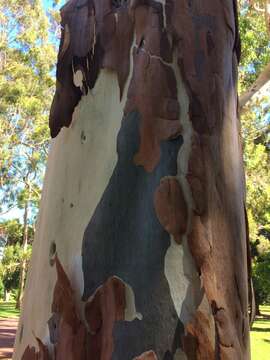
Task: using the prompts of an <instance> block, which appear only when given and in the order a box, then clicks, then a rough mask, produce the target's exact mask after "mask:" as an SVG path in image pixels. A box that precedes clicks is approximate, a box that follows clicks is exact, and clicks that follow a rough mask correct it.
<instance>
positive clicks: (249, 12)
mask: <svg viewBox="0 0 270 360" xmlns="http://www.w3.org/2000/svg"><path fill="white" fill-rule="evenodd" d="M256 2H257V5H258V7H259V6H261V7H262V8H263V7H264V6H263V1H256ZM252 3H254V1H253V2H252V1H247V0H241V1H239V6H240V17H239V29H240V33H241V44H242V46H241V52H242V56H241V63H240V69H239V91H240V93H242V92H244V91H245V90H246V89H247V88H248V87H250V86H251V85H252V83H253V82H254V80H255V79H256V78H257V76H258V74H259V73H260V72H261V70H262V69H263V68H264V67H265V65H266V64H267V63H268V62H269V61H270V42H269V35H268V33H267V28H266V22H265V18H264V14H263V12H259V11H258V10H257V7H254V5H253V4H252ZM260 3H261V4H260Z"/></svg>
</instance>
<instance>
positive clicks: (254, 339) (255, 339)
mask: <svg viewBox="0 0 270 360" xmlns="http://www.w3.org/2000/svg"><path fill="white" fill-rule="evenodd" d="M260 311H261V314H262V315H261V316H258V317H257V318H256V321H255V322H254V324H253V326H252V329H251V333H250V336H251V359H252V360H269V359H270V306H260Z"/></svg>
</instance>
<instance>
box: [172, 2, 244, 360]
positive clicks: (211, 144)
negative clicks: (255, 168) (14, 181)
mask: <svg viewBox="0 0 270 360" xmlns="http://www.w3.org/2000/svg"><path fill="white" fill-rule="evenodd" d="M167 24H168V27H169V28H170V29H171V32H172V36H173V39H174V41H175V46H176V47H177V51H178V63H179V66H180V69H181V73H182V75H183V77H184V79H185V83H186V86H187V89H188V93H189V97H190V113H189V114H190V119H191V121H192V126H193V129H194V136H193V139H192V141H193V145H192V148H191V154H190V158H189V166H188V174H187V180H188V182H189V184H190V189H191V192H192V195H193V202H194V218H193V222H192V229H191V233H190V235H189V239H188V241H189V246H190V250H191V253H192V255H193V257H194V259H195V263H196V266H197V269H198V272H199V274H200V275H201V280H202V284H203V287H204V290H205V294H206V296H207V299H208V302H209V304H212V305H213V304H215V306H212V311H213V315H214V319H215V324H216V331H217V334H216V339H215V342H216V345H215V346H214V347H213V349H212V350H211V352H210V353H209V354H208V355H207V356H208V357H205V352H206V351H207V350H206V349H205V346H207V335H206V331H205V327H204V326H201V324H203V323H204V322H205V319H204V318H203V317H204V316H205V314H204V313H199V314H198V313H196V314H195V317H194V320H193V322H192V323H191V324H188V325H187V327H186V328H187V329H189V333H190V334H191V335H192V339H194V341H195V342H196V343H197V346H198V348H197V355H196V356H197V359H205V358H210V359H211V358H215V356H216V353H215V351H218V352H219V353H221V348H222V347H224V346H227V347H228V346H229V347H230V348H232V349H233V351H234V352H235V353H236V354H237V356H238V358H239V359H246V358H248V350H247V349H248V336H247V329H248V324H247V319H248V301H247V293H248V291H247V262H246V254H247V251H246V234H245V232H246V229H245V219H244V217H245V215H244V208H243V203H244V196H245V192H244V180H243V164H242V159H241V157H242V153H241V144H240V143H239V139H238V119H237V103H236V98H237V94H236V83H235V82H236V79H235V74H236V69H235V66H236V63H235V61H232V59H234V58H239V54H240V46H239V36H238V29H237V19H236V2H231V3H228V2H227V3H226V4H225V3H220V2H213V1H210V0H205V1H203V2H199V1H193V2H188V1H172V0H171V1H167ZM186 29H189V32H188V33H187V30H186ZM232 164H233V166H232ZM232 169H233V170H232ZM233 172H234V173H233ZM235 172H237V174H235ZM236 254H237V256H236ZM235 276H236V277H237V283H238V285H239V288H238V289H236V288H235V286H234V283H235ZM239 294H240V296H239ZM240 324H241V325H240ZM243 329H244V330H243ZM243 335H244V336H243ZM204 336H206V338H205V339H204V340H202V339H203V338H204ZM232 339H233V341H232ZM207 348H208V346H207ZM216 349H217V350H216Z"/></svg>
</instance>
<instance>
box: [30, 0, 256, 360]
mask: <svg viewBox="0 0 270 360" xmlns="http://www.w3.org/2000/svg"><path fill="white" fill-rule="evenodd" d="M61 15H62V39H61V44H60V50H59V56H58V66H57V88H56V93H55V97H54V101H53V105H52V109H51V114H50V128H51V134H52V136H53V137H55V136H56V135H58V133H59V132H60V130H61V128H62V127H69V126H70V125H71V123H72V116H73V118H75V117H76V116H78V117H79V119H77V120H76V121H77V124H75V125H74V128H76V126H77V127H79V126H80V125H79V124H78V122H79V120H80V116H79V115H76V111H77V109H78V108H79V107H80V106H83V105H82V104H86V103H87V101H90V100H89V98H90V96H93V97H94V98H95V100H99V101H100V99H102V96H103V92H102V91H100V88H99V86H101V85H100V83H99V81H101V80H102V78H103V77H104V76H109V75H108V74H111V73H115V75H116V76H117V82H118V86H119V89H118V91H119V100H117V101H119V103H118V104H117V106H118V107H116V105H115V104H113V105H111V106H112V110H111V112H113V111H114V108H115V109H116V108H117V109H118V108H119V107H120V108H121V115H122V116H123V119H122V122H121V125H120V128H119V131H118V135H117V140H116V141H115V144H116V149H117V157H116V158H117V160H116V161H115V165H114V167H113V168H112V169H111V170H110V171H111V172H110V173H109V176H108V177H107V178H106V181H104V184H105V185H104V189H103V192H101V195H100V196H99V198H98V199H97V201H96V203H95V207H94V208H93V209H92V208H91V211H88V209H86V212H87V216H89V218H88V221H86V226H85V227H84V231H83V236H82V237H81V238H80V239H77V237H76V240H75V241H77V242H78V244H79V246H76V251H77V249H78V248H80V247H81V258H82V264H80V265H79V270H80V271H82V276H83V286H82V288H83V289H82V293H83V294H79V295H82V299H83V301H84V302H85V303H86V305H85V312H84V310H83V314H84V317H85V319H86V323H84V321H83V319H82V318H81V317H80V316H79V312H78V310H77V303H76V298H75V291H74V290H73V289H72V286H71V282H70V280H69V279H68V277H67V275H66V274H65V272H64V271H63V268H62V266H61V264H60V262H59V261H58V258H57V257H56V259H55V262H56V268H57V274H58V279H57V282H56V285H55V290H54V296H53V304H52V308H51V310H52V313H53V316H52V317H51V320H50V321H49V326H50V328H51V329H53V326H54V324H56V327H58V331H55V332H53V333H52V334H51V336H50V339H51V341H50V343H51V344H53V346H54V347H55V351H56V359H57V360H58V359H72V360H73V359H78V360H79V359H86V358H89V359H100V360H109V359H117V360H118V359H121V358H125V359H160V360H165V359H166V360H167V359H185V358H188V359H198V360H199V359H210V360H211V359H237V360H238V359H239V360H246V359H249V357H250V355H249V335H248V282H249V276H248V260H247V254H248V251H249V250H248V247H247V242H246V239H247V227H246V219H245V182H244V173H243V163H242V152H241V143H240V140H239V135H238V134H239V122H238V118H237V91H236V81H237V75H236V74H237V62H238V60H239V56H240V41H239V35H238V24H237V14H236V1H232V2H228V1H227V2H218V1H212V0H211V1H210V0H205V1H203V2H202V1H197V0H196V1H186V0H179V1H175V0H159V1H158V0H157V1H154V0H133V1H132V0H130V1H109V0H102V1H100V0H99V1H98V0H88V1H87V0H71V1H69V2H68V3H67V4H66V5H65V6H64V7H63V8H62V11H61ZM108 78H109V77H108ZM103 86H104V85H103ZM96 94H98V95H96ZM95 96H96V97H95ZM98 96H99V98H98ZM111 96H113V94H112V95H111ZM117 96H118V94H117ZM101 102H102V100H101ZM78 104H79V106H78V107H77V105H78ZM99 104H100V102H99ZM99 106H100V105H99ZM76 107H77V109H76V111H75V108H76ZM88 110H89V109H87V111H88ZM74 111H75V112H74ZM78 112H79V109H78ZM86 113H87V112H86ZM117 113H118V114H119V112H117ZM79 114H80V113H79ZM99 114H100V108H98V109H95V112H94V116H93V117H92V118H89V119H88V120H89V122H91V121H97V120H96V119H95V118H98V120H99V116H100V115H99ZM100 117H101V116H100ZM102 120H103V119H102ZM105 120H106V121H107V119H105ZM108 121H109V120H108ZM110 121H112V120H111V118H110ZM105 125H106V124H105ZM81 126H82V125H81ZM84 126H85V123H84ZM99 126H101V125H100V124H98V126H97V127H96V129H97V132H98V129H99ZM108 126H109V123H108ZM102 129H103V133H105V136H106V132H105V131H104V127H103V128H102ZM105 129H106V127H105ZM101 133H102V131H101ZM103 133H102V134H100V133H99V135H98V136H99V141H100V139H102V136H103ZM73 134H77V133H76V131H75V130H74V129H73V128H72V126H70V129H69V130H68V131H67V132H64V133H63V132H62V131H61V134H59V136H58V137H57V139H56V143H57V141H58V139H59V137H60V139H64V140H63V141H62V143H61V146H63V147H65V146H68V145H66V144H67V143H68V141H70V140H68V137H69V136H70V138H71V139H73ZM80 134H81V135H80V148H79V149H82V147H86V146H87V142H88V141H89V142H91V141H92V142H93V143H94V141H95V139H94V137H95V134H90V133H87V136H86V135H85V132H84V129H81V133H80ZM82 134H83V137H82ZM76 136H77V135H76ZM74 137H75V135H74ZM82 138H83V139H84V140H83V141H82ZM60 141H61V140H59V143H57V144H60ZM75 144H76V142H75ZM113 144H114V143H113ZM61 146H59V148H58V151H59V152H61V149H60V148H61ZM97 146H99V144H98V145H97ZM65 149H66V147H65ZM89 149H90V147H89ZM76 151H77V152H78V159H80V156H79V155H80V151H82V150H76ZM110 151H112V148H110V147H109V146H108V148H107V144H105V149H104V152H103V156H108V157H109V153H110ZM63 153H64V150H63ZM61 159H62V161H63V162H64V164H65V165H63V168H64V170H63V174H69V175H70V176H71V177H72V178H74V177H76V176H79V174H74V173H73V172H72V171H73V168H72V167H74V166H75V165H74V163H75V162H74V160H72V159H71V164H72V165H70V166H69V164H68V163H67V162H66V161H67V160H65V157H64V156H63V157H62V158H61ZM103 160H104V159H103V158H102V161H103ZM72 161H73V162H72ZM79 161H80V160H79ZM95 161H96V160H95ZM99 161H100V159H98V160H97V161H96V162H94V164H95V166H96V167H98V162H99ZM59 166H62V164H61V163H60V164H59ZM83 166H84V167H85V164H83ZM80 171H81V172H83V170H82V169H81V170H80ZM94 172H95V169H94ZM108 172H109V171H108ZM103 174H104V172H103ZM94 175H95V174H93V176H94ZM106 176H107V175H106ZM57 180H58V179H57V177H56V176H55V181H57ZM100 180H101V179H94V180H93V181H92V179H91V177H90V176H88V178H86V179H84V178H82V179H81V178H80V181H81V182H86V183H87V182H88V181H89V184H91V186H89V187H86V188H87V190H85V193H84V196H85V197H87V198H88V197H89V198H90V199H91V196H92V195H93V193H92V192H91V191H92V188H94V187H95V186H96V187H98V186H97V185H98V182H99V181H100ZM91 181H92V182H91ZM81 186H82V184H81V183H80V185H79V186H78V188H79V190H78V191H79V192H80V189H81ZM52 187H53V186H52ZM50 191H51V193H53V191H52V190H50ZM88 193H90V194H91V196H90V195H88ZM50 201H52V199H51V200H50ZM61 201H62V200H61ZM64 202H65V201H62V203H63V204H64ZM61 206H62V207H64V205H61ZM76 206H77V204H75V206H74V203H73V202H72V207H71V209H73V210H72V211H74V210H75V209H74V208H76ZM80 206H81V203H79V202H78V207H80ZM77 214H80V213H77ZM88 214H90V215H88ZM69 216H70V215H69ZM84 218H85V217H84ZM69 219H71V221H73V224H74V221H78V220H76V218H75V220H74V218H73V217H71V216H70V218H69ZM67 224H68V221H67V220H66V219H65V218H61V221H60V225H61V226H67V227H68V228H69V229H70V231H71V232H72V225H69V224H68V225H67ZM61 226H59V227H57V231H58V233H59V234H60V236H61V231H62V230H61ZM70 236H72V235H70ZM59 243H60V242H59ZM60 246H63V245H61V244H60ZM76 254H77V253H76ZM73 256H74V254H73V253H72V251H71V254H69V255H68V256H67V257H69V258H72V257H73ZM174 264H176V265H177V271H178V270H179V267H180V271H179V274H178V273H176V270H174V267H173V266H174ZM168 267H169V268H168ZM175 269H176V267H175ZM79 270H78V268H76V272H78V271H79ZM180 272H181V274H180ZM179 279H180V280H179ZM181 279H182V281H183V284H181ZM179 282H180V284H179ZM77 302H78V301H77ZM131 339H132V340H131ZM74 344H78V346H75V345H74ZM27 351H32V350H27ZM123 354H124V355H123Z"/></svg>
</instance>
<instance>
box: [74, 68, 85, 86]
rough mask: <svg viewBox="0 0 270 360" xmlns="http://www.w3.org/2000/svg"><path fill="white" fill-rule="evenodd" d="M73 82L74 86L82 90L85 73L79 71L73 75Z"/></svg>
mask: <svg viewBox="0 0 270 360" xmlns="http://www.w3.org/2000/svg"><path fill="white" fill-rule="evenodd" d="M73 82H74V85H75V86H76V87H78V88H80V89H82V87H83V73H82V71H81V70H77V71H76V72H75V73H73Z"/></svg>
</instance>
